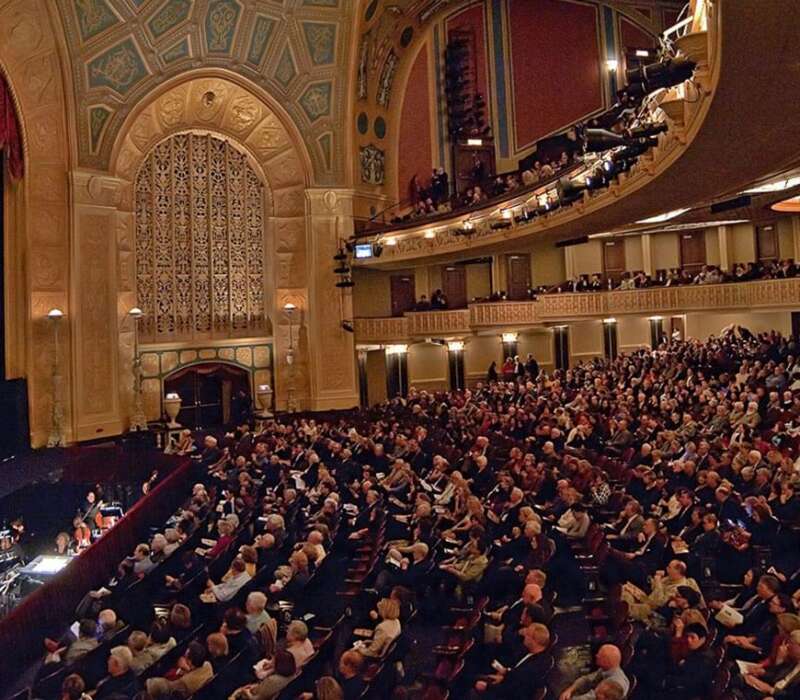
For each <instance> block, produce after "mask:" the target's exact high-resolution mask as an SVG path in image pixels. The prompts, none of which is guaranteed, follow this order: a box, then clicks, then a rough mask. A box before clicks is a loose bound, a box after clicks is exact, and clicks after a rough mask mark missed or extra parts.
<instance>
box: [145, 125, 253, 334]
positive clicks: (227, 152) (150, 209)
mask: <svg viewBox="0 0 800 700" xmlns="http://www.w3.org/2000/svg"><path fill="white" fill-rule="evenodd" d="M136 291H137V300H138V301H137V303H138V305H139V307H140V308H141V309H142V311H144V318H142V320H141V321H140V323H141V325H140V332H141V339H142V341H143V342H154V341H166V340H195V339H196V340H202V339H208V338H229V337H243V336H250V335H257V334H258V333H260V332H262V331H263V330H264V329H265V327H266V319H265V314H264V185H263V184H262V182H261V181H260V180H259V178H258V176H257V175H256V174H255V172H254V171H253V169H252V167H251V166H250V164H249V163H248V162H247V158H246V157H245V156H244V155H243V154H242V153H240V152H239V151H237V150H236V149H235V148H234V147H233V146H231V145H230V144H229V143H227V142H226V141H223V140H221V139H218V138H215V137H214V136H211V135H209V134H178V135H176V136H173V137H172V138H170V139H168V140H166V141H163V142H162V143H160V144H158V145H157V146H156V147H155V148H154V149H153V150H152V151H151V152H150V153H149V154H148V156H147V158H146V159H145V161H144V164H143V165H142V168H141V170H140V171H139V174H138V175H137V177H136Z"/></svg>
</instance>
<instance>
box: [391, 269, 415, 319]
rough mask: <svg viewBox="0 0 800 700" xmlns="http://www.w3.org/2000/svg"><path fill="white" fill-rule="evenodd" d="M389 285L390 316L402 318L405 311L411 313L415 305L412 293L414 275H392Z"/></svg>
mask: <svg viewBox="0 0 800 700" xmlns="http://www.w3.org/2000/svg"><path fill="white" fill-rule="evenodd" d="M390 284H391V293H392V316H402V315H403V314H404V313H405V312H406V311H413V310H414V306H415V305H416V303H417V298H416V296H415V293H414V275H392V276H391V277H390Z"/></svg>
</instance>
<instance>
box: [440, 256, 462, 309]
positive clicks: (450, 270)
mask: <svg viewBox="0 0 800 700" xmlns="http://www.w3.org/2000/svg"><path fill="white" fill-rule="evenodd" d="M442 291H443V292H444V295H445V296H446V297H447V308H449V309H463V308H465V307H466V305H467V269H466V268H465V267H464V266H463V265H445V266H444V267H443V268H442Z"/></svg>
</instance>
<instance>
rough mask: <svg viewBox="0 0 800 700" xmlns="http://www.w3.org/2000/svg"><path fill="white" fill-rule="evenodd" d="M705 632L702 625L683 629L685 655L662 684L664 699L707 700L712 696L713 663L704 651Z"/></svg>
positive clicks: (706, 634)
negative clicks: (670, 697)
mask: <svg viewBox="0 0 800 700" xmlns="http://www.w3.org/2000/svg"><path fill="white" fill-rule="evenodd" d="M707 637H708V632H707V631H706V628H705V627H703V625H701V624H698V623H695V624H692V625H687V627H686V628H685V629H684V630H683V638H684V639H685V641H686V649H687V653H686V656H684V657H683V658H682V659H681V660H680V661H678V662H677V663H675V664H674V665H673V666H672V668H670V669H669V670H668V671H667V676H666V679H665V683H664V688H665V690H666V695H667V696H672V697H680V698H707V697H710V696H711V683H712V681H713V679H714V673H715V670H716V664H715V662H714V659H713V657H712V656H711V654H710V653H709V651H708V649H707V648H706V639H707Z"/></svg>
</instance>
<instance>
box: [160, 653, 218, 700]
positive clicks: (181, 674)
mask: <svg viewBox="0 0 800 700" xmlns="http://www.w3.org/2000/svg"><path fill="white" fill-rule="evenodd" d="M213 675H214V669H213V667H212V665H211V662H210V661H209V660H208V652H207V651H206V648H205V647H204V646H203V645H202V644H201V643H200V642H198V641H194V642H190V643H189V646H188V647H187V648H186V653H184V655H183V656H182V657H181V658H180V660H179V661H178V674H177V678H175V680H172V681H171V682H170V690H171V691H172V692H173V693H174V694H175V695H177V696H178V697H179V698H188V697H189V696H190V695H192V694H194V693H196V692H197V691H198V690H200V688H202V687H203V686H204V685H205V684H206V683H208V682H209V681H210V680H211V678H212V677H213Z"/></svg>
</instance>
